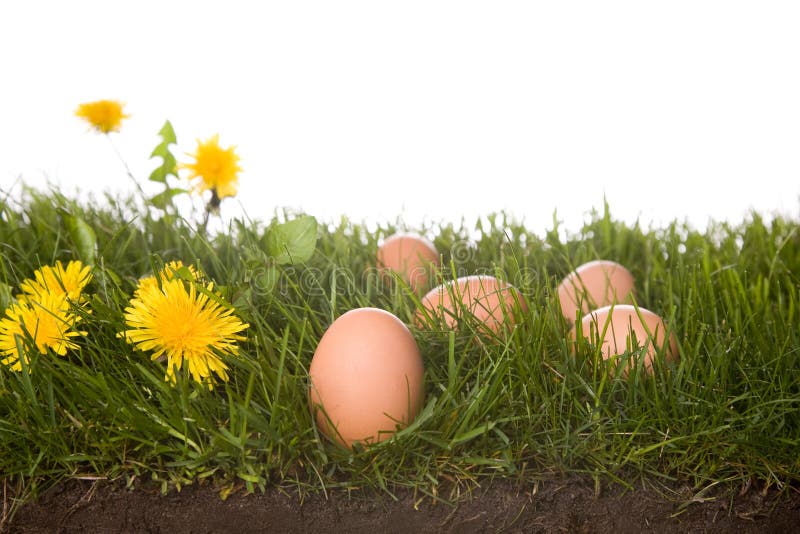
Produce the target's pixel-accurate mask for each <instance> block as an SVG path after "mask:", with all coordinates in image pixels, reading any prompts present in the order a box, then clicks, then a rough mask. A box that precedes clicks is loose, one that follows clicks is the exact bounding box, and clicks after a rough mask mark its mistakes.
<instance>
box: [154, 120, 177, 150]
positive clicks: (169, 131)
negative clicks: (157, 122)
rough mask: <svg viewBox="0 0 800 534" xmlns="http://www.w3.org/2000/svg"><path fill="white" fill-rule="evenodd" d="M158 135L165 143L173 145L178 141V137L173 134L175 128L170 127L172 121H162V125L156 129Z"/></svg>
mask: <svg viewBox="0 0 800 534" xmlns="http://www.w3.org/2000/svg"><path fill="white" fill-rule="evenodd" d="M158 135H160V136H161V139H163V140H164V143H165V144H168V145H169V144H171V145H174V144H175V143H177V142H178V138H177V137H176V136H175V130H174V129H173V128H172V123H171V122H169V121H165V122H164V126H162V127H161V129H160V130H159V131H158Z"/></svg>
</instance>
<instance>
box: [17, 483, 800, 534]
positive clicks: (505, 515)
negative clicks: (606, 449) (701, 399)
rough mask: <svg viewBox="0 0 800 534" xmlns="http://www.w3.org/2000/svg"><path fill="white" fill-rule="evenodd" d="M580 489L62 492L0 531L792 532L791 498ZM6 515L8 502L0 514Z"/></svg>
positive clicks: (796, 522)
mask: <svg viewBox="0 0 800 534" xmlns="http://www.w3.org/2000/svg"><path fill="white" fill-rule="evenodd" d="M656 487H657V486H656V485H648V484H640V485H639V487H637V489H635V490H626V489H625V488H623V487H622V486H617V485H614V486H605V487H602V488H600V489H599V491H598V490H597V489H596V488H595V485H594V484H593V483H592V482H591V481H590V480H586V479H581V478H569V479H561V480H545V481H541V482H538V483H535V484H534V483H527V484H525V485H521V484H514V483H511V482H507V481H492V482H488V481H487V482H486V483H484V484H482V485H481V487H479V488H476V489H473V490H472V491H470V492H469V494H462V495H460V496H455V495H454V496H453V497H456V498H455V499H453V501H454V502H452V503H451V504H448V503H443V502H439V501H435V500H433V499H431V498H430V497H428V496H424V495H422V494H419V493H417V494H414V493H413V492H411V491H408V490H404V491H399V492H396V493H394V497H395V498H393V497H392V496H390V495H388V494H386V493H376V492H367V491H363V492H350V493H349V494H348V493H344V492H335V491H334V492H328V493H327V495H325V494H322V493H314V494H306V495H304V496H302V498H301V497H300V496H299V495H297V494H294V493H291V492H287V491H285V490H283V491H282V490H279V489H277V488H272V489H269V490H268V491H266V492H265V493H260V492H257V493H254V494H249V495H245V494H242V493H241V492H236V493H234V494H232V495H230V496H229V497H228V498H227V499H225V500H223V499H222V498H221V497H220V490H219V488H215V487H213V485H211V484H206V485H202V486H188V487H184V488H183V489H182V490H181V491H180V492H178V491H175V490H172V491H170V492H169V493H168V494H167V495H162V494H161V493H160V492H159V491H158V490H157V489H156V488H148V487H137V488H136V489H134V490H129V489H125V488H124V487H121V486H120V485H118V484H113V483H93V482H86V481H70V482H66V483H64V484H61V485H59V486H57V487H55V488H53V489H52V490H50V491H49V492H47V493H46V494H44V495H42V496H41V497H40V498H39V499H38V500H36V501H34V502H31V503H28V504H26V505H24V506H22V507H21V508H20V509H19V510H18V511H17V513H16V514H15V516H14V517H13V520H11V521H8V518H7V517H6V525H5V529H6V530H7V531H8V532H14V533H32V532H63V533H72V532H90V533H91V532H102V533H108V532H126V533H140V532H141V533H144V532H152V533H161V532H164V533H167V532H168V533H171V534H180V533H215V532H236V533H248V532H281V533H283V532H287V533H293V532H298V533H299V532H303V533H305V532H337V533H342V532H370V533H375V532H381V533H382V532H398V533H399V532H417V533H425V532H436V533H439V532H470V533H472V532H576V533H584V532H585V533H590V532H613V533H615V534H616V533H626V532H636V533H639V532H659V533H660V532H753V533H755V532H776V533H783V532H786V533H788V532H798V531H800V492H798V491H796V490H789V491H785V492H782V493H777V492H774V491H763V490H759V489H757V488H748V489H746V491H744V490H742V489H740V488H728V489H727V490H717V491H705V492H702V491H701V492H696V491H692V490H690V489H688V488H681V487H678V486H676V487H673V488H671V489H667V488H661V487H659V489H656ZM5 505H6V506H5V508H6V510H7V509H8V502H6V503H5Z"/></svg>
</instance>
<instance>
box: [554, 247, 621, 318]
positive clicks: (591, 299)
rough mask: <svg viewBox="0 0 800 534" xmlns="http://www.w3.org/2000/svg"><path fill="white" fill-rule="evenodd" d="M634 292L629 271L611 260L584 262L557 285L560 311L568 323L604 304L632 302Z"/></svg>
mask: <svg viewBox="0 0 800 534" xmlns="http://www.w3.org/2000/svg"><path fill="white" fill-rule="evenodd" d="M635 294H636V289H635V286H634V281H633V275H632V274H631V273H630V271H628V269H626V268H625V267H623V266H622V265H620V264H619V263H616V262H613V261H608V260H596V261H590V262H589V263H584V264H583V265H581V266H580V267H578V268H577V269H575V270H574V271H572V272H571V273H570V274H569V275H567V277H566V278H564V280H563V281H562V282H561V284H559V286H558V300H559V302H560V303H561V313H562V314H563V315H564V318H566V319H567V321H569V322H574V321H575V320H576V318H577V317H583V316H584V315H586V314H587V313H589V312H590V311H592V310H596V309H598V308H602V307H603V306H608V305H611V304H623V303H628V304H630V303H633V298H634V296H635Z"/></svg>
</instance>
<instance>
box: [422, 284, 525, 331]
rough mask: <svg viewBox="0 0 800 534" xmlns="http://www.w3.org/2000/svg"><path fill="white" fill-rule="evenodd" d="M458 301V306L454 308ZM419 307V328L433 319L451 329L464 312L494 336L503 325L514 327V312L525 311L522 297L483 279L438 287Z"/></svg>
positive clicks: (500, 285) (506, 286)
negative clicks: (427, 319)
mask: <svg viewBox="0 0 800 534" xmlns="http://www.w3.org/2000/svg"><path fill="white" fill-rule="evenodd" d="M459 300H460V301H461V304H462V305H458V303H459ZM421 305H422V309H420V310H419V311H417V323H418V324H420V325H424V324H426V322H427V321H426V316H428V317H435V318H436V319H437V320H438V321H439V324H440V325H442V326H444V327H445V328H448V329H455V328H457V326H458V321H459V320H461V319H463V310H464V309H466V310H467V311H468V312H469V313H471V314H472V315H474V316H475V318H476V319H477V320H478V321H480V322H482V323H483V324H484V325H485V326H486V328H487V329H488V330H490V331H492V332H494V333H498V332H500V328H501V326H503V325H505V326H506V327H510V326H512V325H513V324H515V319H516V317H515V313H514V311H515V310H517V311H523V312H524V311H527V309H528V306H527V304H526V303H525V299H524V297H523V296H522V294H521V293H520V292H519V291H518V290H517V289H516V288H515V287H514V286H512V285H511V284H508V283H506V282H503V281H501V280H498V279H497V278H494V277H493V276H484V275H480V276H464V277H461V278H458V279H456V280H454V281H450V282H446V283H444V284H442V285H439V286H437V287H435V288H433V289H432V290H430V291H429V292H428V293H427V294H426V295H425V296H424V297H423V298H422V301H421ZM517 306H519V308H517Z"/></svg>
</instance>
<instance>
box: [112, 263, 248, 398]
mask: <svg viewBox="0 0 800 534" xmlns="http://www.w3.org/2000/svg"><path fill="white" fill-rule="evenodd" d="M187 286H188V287H187ZM205 289H207V290H208V291H209V292H211V293H212V294H214V295H216V296H217V297H218V298H219V301H220V302H217V300H215V299H212V298H209V295H207V294H206V293H204V292H199V291H198V290H197V288H196V285H195V284H193V283H185V282H184V281H182V280H178V279H172V280H165V281H163V282H162V284H161V288H159V287H158V285H156V284H146V285H145V286H144V287H140V288H139V289H138V290H137V293H136V295H135V296H134V298H133V299H131V301H130V306H129V307H127V308H125V323H126V325H127V326H128V330H125V331H124V332H121V335H122V336H123V337H124V338H125V339H126V340H127V341H128V342H129V343H131V344H133V345H135V346H136V348H137V349H139V350H142V351H152V354H151V358H152V359H153V360H156V359H158V358H159V357H161V356H163V355H166V357H167V373H166V376H165V379H166V380H167V381H169V382H171V383H173V384H174V383H175V370H176V369H177V370H180V369H182V368H183V367H184V364H186V366H187V367H188V369H189V374H190V375H191V377H192V379H194V380H195V381H196V382H199V383H203V384H206V385H207V386H208V387H209V389H211V388H212V387H213V385H212V381H211V378H212V377H211V373H215V374H216V375H217V376H218V377H219V378H220V379H222V380H224V381H227V380H228V373H227V369H228V367H227V365H225V363H223V361H222V360H221V359H220V356H222V355H236V354H238V352H239V347H238V346H237V345H236V341H242V340H244V339H245V337H244V336H241V335H239V332H241V331H243V330H244V329H246V328H247V327H248V326H249V325H247V324H245V323H242V322H241V321H240V320H239V319H238V318H237V317H236V316H234V315H233V311H234V310H233V308H232V307H227V306H225V305H223V304H221V302H224V301H222V297H220V296H219V295H218V294H216V293H214V287H213V284H211V283H210V284H208V285H207V286H205Z"/></svg>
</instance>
